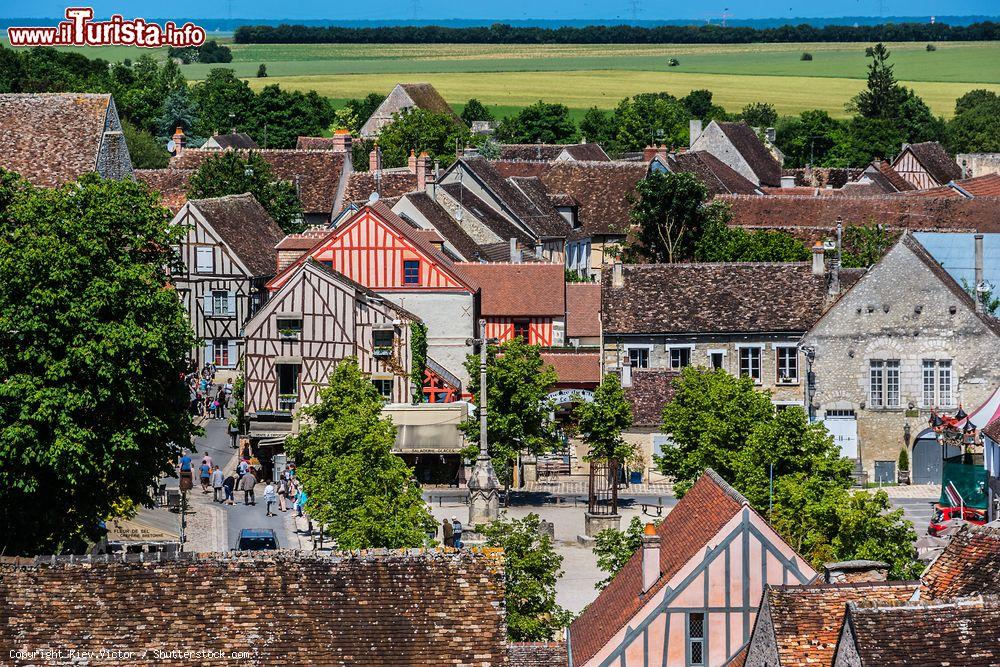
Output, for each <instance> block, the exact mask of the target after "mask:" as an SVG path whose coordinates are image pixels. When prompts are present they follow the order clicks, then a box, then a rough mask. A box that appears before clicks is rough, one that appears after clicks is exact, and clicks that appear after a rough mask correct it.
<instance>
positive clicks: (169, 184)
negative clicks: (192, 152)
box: [135, 169, 194, 213]
mask: <svg viewBox="0 0 1000 667" xmlns="http://www.w3.org/2000/svg"><path fill="white" fill-rule="evenodd" d="M193 173H194V170H193V169H136V170H135V177H136V179H138V180H140V181H142V182H143V183H145V184H146V185H148V186H149V187H150V189H152V190H156V191H157V192H159V193H160V196H161V197H162V198H163V205H164V206H166V207H167V208H169V209H170V212H171V213H177V211H179V210H180V209H181V206H184V202H186V201H187V188H188V180H189V179H190V178H191V174H193Z"/></svg>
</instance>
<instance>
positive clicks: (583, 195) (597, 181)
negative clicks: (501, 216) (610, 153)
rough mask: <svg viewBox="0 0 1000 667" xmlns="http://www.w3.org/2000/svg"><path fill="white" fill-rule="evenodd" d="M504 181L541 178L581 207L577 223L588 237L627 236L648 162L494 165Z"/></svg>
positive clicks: (497, 163) (546, 186)
mask: <svg viewBox="0 0 1000 667" xmlns="http://www.w3.org/2000/svg"><path fill="white" fill-rule="evenodd" d="M493 166H494V168H495V169H496V170H497V172H498V173H499V174H500V175H501V176H503V177H510V176H538V177H539V178H540V179H541V181H542V183H544V184H545V188H546V189H547V190H548V191H549V192H551V193H560V194H567V195H569V196H571V197H573V199H574V200H576V202H577V204H578V208H577V219H578V220H579V223H580V226H581V230H578V231H582V232H584V233H586V234H588V235H615V236H617V235H620V236H624V235H625V234H626V233H627V232H628V229H629V226H630V224H631V221H630V219H629V210H630V208H631V202H630V197H631V196H632V195H633V194H634V192H635V186H636V185H637V184H638V183H639V181H641V180H642V179H643V178H645V177H646V174H647V172H648V169H649V168H648V165H647V164H646V163H644V162H620V161H611V162H608V161H603V162H551V163H543V162H516V161H514V162H511V161H508V162H494V163H493Z"/></svg>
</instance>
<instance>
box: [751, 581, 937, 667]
mask: <svg viewBox="0 0 1000 667" xmlns="http://www.w3.org/2000/svg"><path fill="white" fill-rule="evenodd" d="M918 585H919V582H915V581H893V582H884V581H880V582H866V583H853V584H816V585H806V586H793V585H788V586H768V587H767V590H766V592H765V594H764V601H763V602H762V603H761V609H763V608H764V605H767V607H768V610H769V612H770V614H771V623H772V627H773V629H774V638H775V642H776V645H777V648H778V658H779V661H780V664H781V666H782V667H807V666H810V665H829V664H830V663H831V662H832V661H833V654H834V651H835V649H836V647H837V637H839V636H840V628H841V626H843V623H844V610H845V609H846V605H847V603H848V602H851V601H856V600H870V601H873V602H905V601H906V600H909V599H910V597H911V596H912V595H913V593H914V591H916V589H917V586H918ZM754 630H755V631H756V628H755V629H754Z"/></svg>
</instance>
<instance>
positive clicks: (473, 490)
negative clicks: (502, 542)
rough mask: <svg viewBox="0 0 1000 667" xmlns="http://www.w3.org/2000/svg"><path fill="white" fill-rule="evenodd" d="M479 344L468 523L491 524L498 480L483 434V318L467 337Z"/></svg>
mask: <svg viewBox="0 0 1000 667" xmlns="http://www.w3.org/2000/svg"><path fill="white" fill-rule="evenodd" d="M468 343H469V344H476V345H479V457H478V458H477V459H476V463H475V465H474V466H473V467H472V474H471V475H470V476H469V526H470V527H475V526H476V525H477V524H484V523H490V522H491V521H493V520H495V519H496V518H497V517H498V516H499V515H500V483H499V482H498V481H497V474H496V471H494V470H493V461H492V460H491V459H490V447H489V442H488V440H487V437H486V353H487V346H488V345H489V343H490V340H489V339H488V338H486V320H485V319H480V320H479V338H475V339H469V341H468Z"/></svg>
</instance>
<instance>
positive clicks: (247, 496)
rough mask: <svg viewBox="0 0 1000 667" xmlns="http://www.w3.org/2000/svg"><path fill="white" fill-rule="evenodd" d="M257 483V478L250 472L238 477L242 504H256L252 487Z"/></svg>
mask: <svg viewBox="0 0 1000 667" xmlns="http://www.w3.org/2000/svg"><path fill="white" fill-rule="evenodd" d="M256 485H257V478H256V477H254V476H253V473H252V472H249V471H248V472H247V474H245V475H243V477H241V478H240V491H242V492H243V504H244V505H256V504H257V499H256V498H254V495H253V487H254V486H256Z"/></svg>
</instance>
